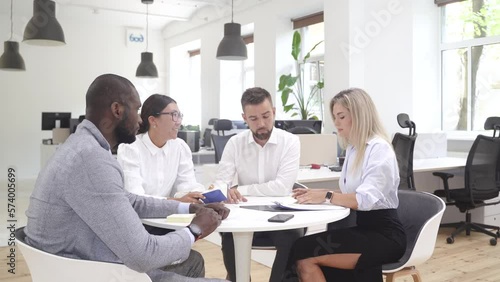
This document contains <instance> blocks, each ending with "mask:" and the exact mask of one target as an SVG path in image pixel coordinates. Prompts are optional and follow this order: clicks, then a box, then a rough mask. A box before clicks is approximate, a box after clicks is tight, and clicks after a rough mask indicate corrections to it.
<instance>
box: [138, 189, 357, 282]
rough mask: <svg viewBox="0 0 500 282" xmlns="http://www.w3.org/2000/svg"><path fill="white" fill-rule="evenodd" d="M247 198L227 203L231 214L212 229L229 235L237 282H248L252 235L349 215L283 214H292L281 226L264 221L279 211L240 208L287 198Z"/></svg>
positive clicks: (159, 223) (162, 223)
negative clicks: (231, 236) (232, 247)
mask: <svg viewBox="0 0 500 282" xmlns="http://www.w3.org/2000/svg"><path fill="white" fill-rule="evenodd" d="M247 199H248V202H245V203H240V204H233V205H230V204H227V207H228V208H229V209H230V210H231V212H230V213H229V216H228V217H227V218H226V219H225V220H223V221H222V223H221V225H220V226H219V227H217V229H216V231H217V232H232V233H233V238H234V245H235V246H234V247H235V248H234V250H235V259H236V280H237V281H249V277H250V259H251V250H252V239H253V233H254V232H257V231H276V230H288V229H298V228H304V227H308V226H313V225H320V224H327V223H330V222H334V221H338V220H341V219H343V218H345V217H347V216H348V215H349V209H347V208H340V209H335V210H324V211H295V212H289V211H286V212H285V213H286V214H294V217H293V218H292V219H290V220H288V221H287V222H283V223H277V222H268V221H267V219H268V218H270V217H271V216H273V215H276V214H278V213H279V212H269V211H259V210H253V209H246V208H240V207H241V206H244V205H272V204H273V201H282V200H285V199H288V197H247ZM142 221H143V223H144V224H147V225H151V226H155V227H159V228H168V229H180V228H183V227H185V226H186V225H187V224H186V223H168V222H167V221H166V219H165V218H148V219H142Z"/></svg>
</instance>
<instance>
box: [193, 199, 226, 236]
mask: <svg viewBox="0 0 500 282" xmlns="http://www.w3.org/2000/svg"><path fill="white" fill-rule="evenodd" d="M191 206H201V208H199V209H198V210H197V211H196V215H195V217H194V218H193V220H192V221H191V223H194V224H196V225H198V226H199V227H200V229H201V236H200V238H199V239H201V238H204V237H206V236H208V235H209V234H210V233H212V232H214V230H215V229H216V228H217V226H219V225H220V221H221V219H222V216H221V215H219V214H218V213H217V212H216V211H215V210H213V209H211V208H205V207H203V206H202V205H191ZM189 210H190V211H191V207H190V208H189Z"/></svg>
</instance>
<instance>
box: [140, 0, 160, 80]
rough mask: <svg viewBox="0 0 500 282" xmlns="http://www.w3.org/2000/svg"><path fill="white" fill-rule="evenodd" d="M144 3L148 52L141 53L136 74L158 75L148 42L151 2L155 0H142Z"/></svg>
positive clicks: (144, 75) (142, 75)
mask: <svg viewBox="0 0 500 282" xmlns="http://www.w3.org/2000/svg"><path fill="white" fill-rule="evenodd" d="M141 1H142V3H143V4H146V7H147V8H146V52H142V53H141V63H140V64H139V66H138V67H137V71H136V72H135V76H137V77H158V70H157V69H156V66H155V64H154V63H153V53H151V52H148V42H149V4H152V3H153V0H141Z"/></svg>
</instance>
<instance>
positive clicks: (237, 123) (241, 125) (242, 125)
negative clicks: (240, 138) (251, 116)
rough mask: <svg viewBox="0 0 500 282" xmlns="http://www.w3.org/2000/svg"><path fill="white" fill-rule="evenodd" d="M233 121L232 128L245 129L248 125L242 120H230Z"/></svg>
mask: <svg viewBox="0 0 500 282" xmlns="http://www.w3.org/2000/svg"><path fill="white" fill-rule="evenodd" d="M232 122H233V128H234V127H236V129H247V128H248V125H247V123H246V122H245V121H244V120H232Z"/></svg>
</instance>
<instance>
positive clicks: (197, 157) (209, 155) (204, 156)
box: [191, 148, 215, 165]
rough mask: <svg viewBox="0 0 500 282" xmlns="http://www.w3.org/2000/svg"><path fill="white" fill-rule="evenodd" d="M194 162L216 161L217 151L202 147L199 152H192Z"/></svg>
mask: <svg viewBox="0 0 500 282" xmlns="http://www.w3.org/2000/svg"><path fill="white" fill-rule="evenodd" d="M191 154H192V156H193V164H195V165H197V164H203V163H214V162H215V151H214V150H213V149H212V150H207V149H205V148H200V150H199V151H198V152H192V153H191Z"/></svg>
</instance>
